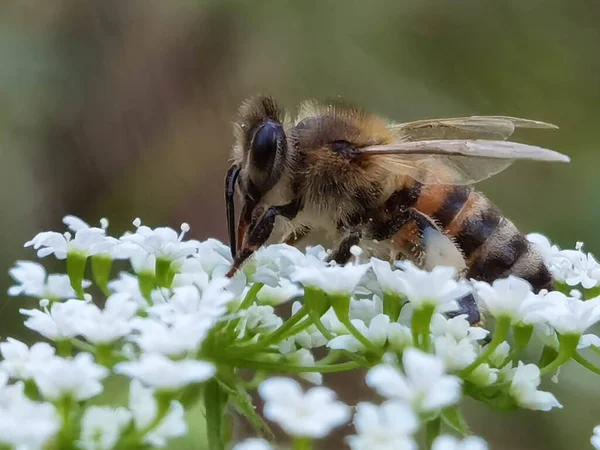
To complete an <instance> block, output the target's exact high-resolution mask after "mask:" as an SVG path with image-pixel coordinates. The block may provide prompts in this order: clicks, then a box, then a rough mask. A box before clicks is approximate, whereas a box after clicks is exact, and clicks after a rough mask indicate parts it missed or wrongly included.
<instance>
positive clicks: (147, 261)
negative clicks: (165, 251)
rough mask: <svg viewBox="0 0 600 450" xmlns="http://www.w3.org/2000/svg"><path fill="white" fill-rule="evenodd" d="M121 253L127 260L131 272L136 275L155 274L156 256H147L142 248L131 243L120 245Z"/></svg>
mask: <svg viewBox="0 0 600 450" xmlns="http://www.w3.org/2000/svg"><path fill="white" fill-rule="evenodd" d="M120 247H121V249H122V251H123V252H124V253H125V254H126V255H127V257H128V258H129V262H130V263H131V267H132V269H133V271H134V272H135V273H137V274H147V275H154V274H155V273H156V256H154V254H149V253H148V252H146V250H144V248H143V247H139V246H138V245H135V244H133V243H131V242H124V243H122V244H121V245H120Z"/></svg>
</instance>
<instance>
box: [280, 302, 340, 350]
mask: <svg viewBox="0 0 600 450" xmlns="http://www.w3.org/2000/svg"><path fill="white" fill-rule="evenodd" d="M301 307H302V304H301V303H300V302H294V303H292V314H296V313H297V312H298V310H299V309H300V308H301ZM330 311H331V313H330V314H325V315H324V316H323V317H322V318H321V321H322V322H323V325H324V326H325V327H326V328H327V329H328V330H329V329H330V328H329V327H328V325H327V324H326V321H327V319H326V318H325V316H328V317H331V318H332V320H335V321H336V322H337V323H338V324H339V327H340V328H339V331H343V332H346V329H345V328H344V326H343V325H342V324H341V323H340V321H339V320H337V317H335V313H334V312H333V309H330ZM291 342H292V343H293V342H296V343H297V344H298V345H299V346H300V347H303V348H306V349H311V348H316V347H322V346H323V345H325V344H327V339H326V338H325V336H323V335H322V334H321V332H320V331H319V330H318V329H317V327H316V326H315V325H311V326H309V327H308V328H307V329H306V330H303V331H301V332H300V333H296V334H295V335H294V336H292V338H291ZM294 350H295V346H294ZM282 353H285V352H282Z"/></svg>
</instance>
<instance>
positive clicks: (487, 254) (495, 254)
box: [467, 230, 528, 282]
mask: <svg viewBox="0 0 600 450" xmlns="http://www.w3.org/2000/svg"><path fill="white" fill-rule="evenodd" d="M499 232H500V234H501V233H502V230H499ZM526 251H528V242H527V238H525V236H523V235H522V234H521V233H519V232H516V233H515V234H512V235H511V236H499V239H494V240H493V242H492V240H490V243H489V248H486V247H484V248H482V251H481V252H480V253H479V254H478V255H476V257H475V259H474V260H473V261H472V262H471V265H470V268H469V272H468V274H467V276H468V277H469V278H475V279H476V280H481V281H488V282H492V281H494V280H496V279H498V278H504V277H506V276H508V275H509V272H510V269H511V268H512V266H513V265H514V264H515V263H516V262H517V261H518V260H519V258H520V257H521V256H522V255H523V254H524V253H525V252H526ZM515 275H516V276H519V275H518V274H515Z"/></svg>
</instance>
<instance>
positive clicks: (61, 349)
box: [56, 339, 73, 358]
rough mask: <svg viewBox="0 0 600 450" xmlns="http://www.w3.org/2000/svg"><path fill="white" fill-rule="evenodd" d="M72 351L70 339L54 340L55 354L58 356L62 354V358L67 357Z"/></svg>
mask: <svg viewBox="0 0 600 450" xmlns="http://www.w3.org/2000/svg"><path fill="white" fill-rule="evenodd" d="M72 351H73V344H72V343H71V341H69V340H67V339H60V340H57V341H56V354H57V355H58V356H62V357H63V358H67V357H69V356H71V352H72Z"/></svg>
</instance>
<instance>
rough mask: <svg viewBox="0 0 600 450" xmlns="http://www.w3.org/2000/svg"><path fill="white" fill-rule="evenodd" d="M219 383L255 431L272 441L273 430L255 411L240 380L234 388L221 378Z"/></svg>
mask: <svg viewBox="0 0 600 450" xmlns="http://www.w3.org/2000/svg"><path fill="white" fill-rule="evenodd" d="M219 384H221V386H222V388H223V390H225V392H227V393H228V394H229V396H230V397H229V398H230V400H231V401H232V403H233V405H234V406H235V408H236V409H237V411H238V412H239V413H240V414H241V415H243V416H244V417H245V418H246V419H247V420H248V421H249V422H250V424H251V425H252V426H253V427H254V428H255V429H256V430H257V431H259V432H260V433H262V434H263V435H264V437H265V438H266V439H267V440H269V441H273V440H274V439H275V435H274V434H273V431H271V428H270V427H269V425H268V424H267V422H265V421H264V420H263V418H262V417H261V416H260V414H258V413H257V412H256V407H255V406H254V404H253V403H252V397H251V396H250V394H249V393H248V392H247V391H246V390H245V389H244V387H243V386H242V385H241V382H239V383H236V385H235V389H233V388H232V387H230V386H228V385H227V384H225V383H223V382H222V381H221V380H219Z"/></svg>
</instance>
